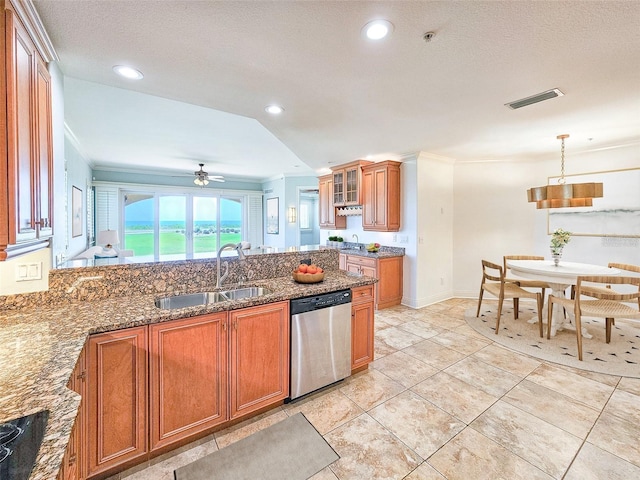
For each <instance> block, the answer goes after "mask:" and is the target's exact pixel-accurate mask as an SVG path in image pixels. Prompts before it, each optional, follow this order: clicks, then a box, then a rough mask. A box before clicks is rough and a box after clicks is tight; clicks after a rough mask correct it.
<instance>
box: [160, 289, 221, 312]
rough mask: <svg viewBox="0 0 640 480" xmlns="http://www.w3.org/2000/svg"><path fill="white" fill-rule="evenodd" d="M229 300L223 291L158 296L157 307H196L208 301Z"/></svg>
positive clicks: (166, 308) (169, 308) (170, 308)
mask: <svg viewBox="0 0 640 480" xmlns="http://www.w3.org/2000/svg"><path fill="white" fill-rule="evenodd" d="M227 300H228V298H227V297H225V296H224V295H222V293H221V292H202V293H191V294H186V295H174V296H172V297H163V298H158V299H156V307H158V308H162V309H165V310H172V309H174V308H186V307H195V306H197V305H206V304H208V303H217V302H226V301H227Z"/></svg>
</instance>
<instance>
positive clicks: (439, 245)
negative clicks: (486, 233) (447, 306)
mask: <svg viewBox="0 0 640 480" xmlns="http://www.w3.org/2000/svg"><path fill="white" fill-rule="evenodd" d="M417 167H418V168H417V174H416V177H415V178H416V180H417V189H416V191H417V202H416V204H417V214H418V215H417V230H416V232H417V254H418V255H417V257H418V260H419V265H420V267H419V268H417V269H416V272H415V275H414V278H415V281H416V288H417V294H416V297H415V301H414V302H406V299H405V300H404V302H405V304H407V305H410V306H413V307H422V306H425V305H429V304H431V303H435V302H438V301H440V300H444V299H446V298H450V297H451V296H452V295H453V268H452V265H453V256H454V250H453V161H452V160H450V159H447V158H442V157H437V156H434V155H429V154H426V153H421V154H420V155H419V156H418V159H417Z"/></svg>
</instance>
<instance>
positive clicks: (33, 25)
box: [9, 0, 60, 63]
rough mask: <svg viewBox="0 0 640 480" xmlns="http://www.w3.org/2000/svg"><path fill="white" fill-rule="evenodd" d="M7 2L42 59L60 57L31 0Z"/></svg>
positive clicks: (57, 58) (52, 59) (51, 59)
mask: <svg viewBox="0 0 640 480" xmlns="http://www.w3.org/2000/svg"><path fill="white" fill-rule="evenodd" d="M9 2H10V3H11V6H12V7H13V10H14V11H15V13H16V15H17V16H18V18H19V19H20V21H21V22H22V23H23V24H24V27H25V28H26V29H27V32H29V35H30V36H31V39H32V40H33V43H34V44H35V45H36V48H37V49H38V52H40V55H42V58H43V59H44V61H45V62H47V63H49V62H52V61H54V60H55V61H56V62H57V61H59V60H60V58H59V57H58V54H57V53H56V50H55V48H54V47H53V43H51V39H50V38H49V34H48V33H47V31H46V30H45V29H44V25H42V20H41V19H40V15H38V11H37V10H36V7H35V5H34V4H33V2H32V0H9Z"/></svg>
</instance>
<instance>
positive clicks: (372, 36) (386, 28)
mask: <svg viewBox="0 0 640 480" xmlns="http://www.w3.org/2000/svg"><path fill="white" fill-rule="evenodd" d="M391 32H393V23H391V22H389V21H388V20H373V21H371V22H369V23H367V24H366V25H365V26H364V27H362V33H363V34H364V36H365V37H366V38H368V39H369V40H382V39H383V38H384V37H386V36H388V35H389V34H390V33H391Z"/></svg>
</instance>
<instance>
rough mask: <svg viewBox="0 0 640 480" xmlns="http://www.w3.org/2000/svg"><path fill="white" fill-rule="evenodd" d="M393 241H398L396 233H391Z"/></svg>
mask: <svg viewBox="0 0 640 480" xmlns="http://www.w3.org/2000/svg"><path fill="white" fill-rule="evenodd" d="M393 243H398V235H396V234H395V233H394V234H393Z"/></svg>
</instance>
